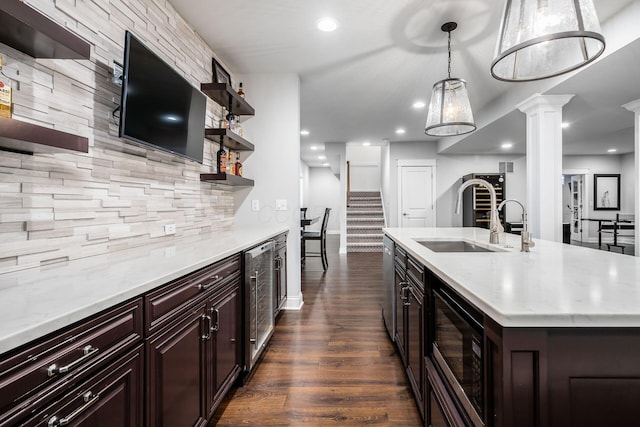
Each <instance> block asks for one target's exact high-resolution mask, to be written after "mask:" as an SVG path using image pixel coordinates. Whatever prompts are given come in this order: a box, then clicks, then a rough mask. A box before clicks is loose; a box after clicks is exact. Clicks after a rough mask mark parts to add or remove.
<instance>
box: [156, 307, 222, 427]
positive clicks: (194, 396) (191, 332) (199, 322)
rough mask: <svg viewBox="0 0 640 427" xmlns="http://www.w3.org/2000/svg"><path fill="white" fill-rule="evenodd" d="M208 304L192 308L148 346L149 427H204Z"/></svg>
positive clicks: (208, 334) (208, 332) (205, 417)
mask: <svg viewBox="0 0 640 427" xmlns="http://www.w3.org/2000/svg"><path fill="white" fill-rule="evenodd" d="M206 316H207V304H206V302H205V301H202V302H201V303H200V304H196V305H195V306H193V307H191V308H189V309H188V310H187V313H184V316H183V317H182V318H181V319H180V320H179V321H178V322H176V323H175V324H173V325H171V326H170V327H169V328H167V329H166V330H165V331H163V332H160V333H158V334H156V335H155V336H154V338H152V339H150V340H149V341H148V342H147V343H146V346H147V390H148V397H147V400H148V401H147V405H148V411H147V413H148V418H147V425H148V426H158V427H159V426H166V427H171V426H198V425H205V424H206V419H207V414H206V413H205V403H204V402H205V399H204V396H205V380H206V375H205V373H206V368H207V366H206V354H207V345H208V340H210V339H211V332H210V330H209V329H210V325H211V322H210V321H207V320H208V318H207V317H206Z"/></svg>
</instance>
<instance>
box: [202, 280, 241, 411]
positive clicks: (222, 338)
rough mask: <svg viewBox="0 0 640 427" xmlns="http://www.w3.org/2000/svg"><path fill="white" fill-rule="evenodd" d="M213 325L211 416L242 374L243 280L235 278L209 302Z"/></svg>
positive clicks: (209, 400) (209, 381)
mask: <svg viewBox="0 0 640 427" xmlns="http://www.w3.org/2000/svg"><path fill="white" fill-rule="evenodd" d="M210 301H211V302H210V307H211V308H210V309H209V312H210V316H211V322H212V335H211V348H210V351H209V357H210V361H209V362H208V366H209V367H210V369H209V376H210V377H209V380H208V381H207V387H208V393H207V402H209V403H208V405H207V409H208V411H209V413H208V416H211V415H213V412H215V409H216V408H217V407H218V405H219V404H220V402H221V401H222V399H223V398H224V396H225V395H226V393H227V392H228V391H229V389H230V388H231V386H232V385H233V383H234V381H235V380H236V379H237V378H238V376H239V374H240V361H241V360H242V356H241V353H240V350H241V346H240V331H241V328H240V321H241V320H240V319H241V304H240V303H241V299H240V279H239V278H237V279H235V280H234V281H233V282H232V283H230V284H229V285H228V286H227V287H225V288H224V289H222V290H221V291H220V292H219V293H217V294H216V295H214V296H213V297H212V299H211V300H210Z"/></svg>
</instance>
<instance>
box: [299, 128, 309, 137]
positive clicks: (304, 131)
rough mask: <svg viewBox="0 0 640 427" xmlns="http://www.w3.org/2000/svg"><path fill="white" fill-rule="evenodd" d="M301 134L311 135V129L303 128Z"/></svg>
mask: <svg viewBox="0 0 640 427" xmlns="http://www.w3.org/2000/svg"><path fill="white" fill-rule="evenodd" d="M300 135H304V136H307V135H309V131H308V130H306V129H302V130H301V131H300Z"/></svg>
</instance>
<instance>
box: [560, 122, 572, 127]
mask: <svg viewBox="0 0 640 427" xmlns="http://www.w3.org/2000/svg"><path fill="white" fill-rule="evenodd" d="M569 126H571V123H569V122H562V129H566V128H568V127H569Z"/></svg>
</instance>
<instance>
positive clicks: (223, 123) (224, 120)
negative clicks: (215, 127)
mask: <svg viewBox="0 0 640 427" xmlns="http://www.w3.org/2000/svg"><path fill="white" fill-rule="evenodd" d="M228 127H229V122H228V121H227V108H226V107H222V113H220V128H221V129H226V128H228Z"/></svg>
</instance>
